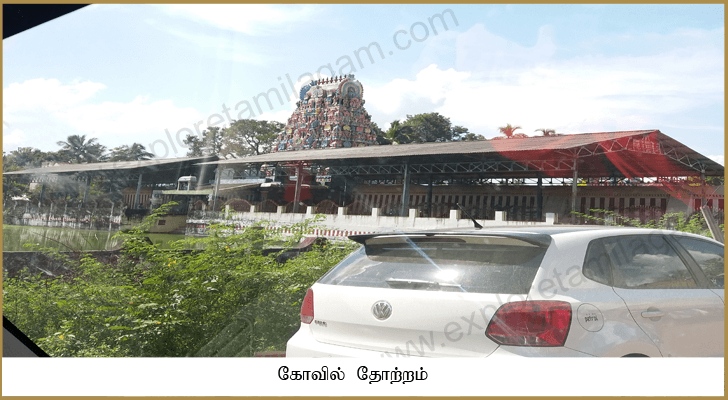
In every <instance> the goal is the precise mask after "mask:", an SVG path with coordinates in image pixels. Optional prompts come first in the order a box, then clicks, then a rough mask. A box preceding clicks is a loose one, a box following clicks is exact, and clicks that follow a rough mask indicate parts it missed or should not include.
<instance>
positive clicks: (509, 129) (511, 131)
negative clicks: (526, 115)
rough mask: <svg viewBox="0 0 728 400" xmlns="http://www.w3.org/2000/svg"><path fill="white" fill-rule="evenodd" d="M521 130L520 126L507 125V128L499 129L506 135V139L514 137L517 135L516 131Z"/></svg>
mask: <svg viewBox="0 0 728 400" xmlns="http://www.w3.org/2000/svg"><path fill="white" fill-rule="evenodd" d="M518 129H521V127H520V126H512V125H511V124H506V126H501V127H500V128H498V131H499V132H500V133H502V134H503V135H505V136H506V137H508V138H510V137H513V135H514V134H515V133H516V130H518Z"/></svg>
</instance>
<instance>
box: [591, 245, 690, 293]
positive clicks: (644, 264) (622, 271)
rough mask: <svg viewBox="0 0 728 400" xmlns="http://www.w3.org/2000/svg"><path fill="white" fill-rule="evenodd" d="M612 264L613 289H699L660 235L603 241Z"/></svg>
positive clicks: (685, 267)
mask: <svg viewBox="0 0 728 400" xmlns="http://www.w3.org/2000/svg"><path fill="white" fill-rule="evenodd" d="M604 247H605V249H606V251H607V254H609V258H610V259H611V261H612V266H613V272H612V277H613V279H614V286H616V287H621V288H639V289H682V288H694V287H697V285H696V283H695V279H694V278H693V276H692V275H691V273H690V271H689V270H688V268H687V266H686V265H685V264H684V263H683V262H682V260H681V259H680V258H679V257H678V255H677V253H676V252H675V250H673V249H672V247H670V245H669V244H668V243H667V241H666V240H665V239H664V238H663V237H662V236H660V235H633V236H621V237H616V238H607V239H604Z"/></svg>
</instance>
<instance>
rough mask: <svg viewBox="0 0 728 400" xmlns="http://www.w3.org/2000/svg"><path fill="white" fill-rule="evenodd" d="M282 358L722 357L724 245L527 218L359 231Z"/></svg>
mask: <svg viewBox="0 0 728 400" xmlns="http://www.w3.org/2000/svg"><path fill="white" fill-rule="evenodd" d="M350 238H351V239H353V240H355V241H357V242H359V243H362V244H363V246H362V247H361V248H360V249H359V250H357V251H355V252H354V253H352V254H351V255H350V256H349V257H347V258H346V259H344V260H343V261H342V262H341V263H340V264H339V265H337V266H336V267H334V268H333V269H332V270H331V271H329V272H328V273H327V274H326V275H325V276H323V277H322V278H321V279H320V280H319V281H318V282H316V283H315V284H314V285H313V286H312V287H311V288H310V289H309V290H308V293H307V294H306V297H305V299H304V301H303V305H302V307H301V328H300V329H299V331H298V332H297V333H296V334H295V335H294V336H293V337H292V338H291V339H290V340H289V341H288V345H287V349H286V356H287V357H331V356H333V357H337V356H338V357H403V356H404V357H406V356H425V357H453V356H455V357H459V356H474V357H489V356H497V355H522V356H547V357H551V356H567V357H576V356H607V357H625V356H627V357H686V356H698V357H722V356H723V341H724V335H723V330H724V328H723V320H724V316H723V313H724V299H725V297H724V289H723V276H724V268H723V244H721V243H720V242H717V241H715V240H712V239H709V238H706V237H702V236H698V235H693V234H687V233H682V232H675V231H664V230H651V229H639V228H615V227H576V226H563V227H543V228H542V227H528V228H513V229H498V230H489V229H481V230H477V229H472V230H455V231H425V232H413V233H400V234H369V235H357V236H351V237H350Z"/></svg>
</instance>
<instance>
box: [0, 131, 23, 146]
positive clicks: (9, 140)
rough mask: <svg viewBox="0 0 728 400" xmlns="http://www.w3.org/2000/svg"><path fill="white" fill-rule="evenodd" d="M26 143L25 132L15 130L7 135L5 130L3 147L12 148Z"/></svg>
mask: <svg viewBox="0 0 728 400" xmlns="http://www.w3.org/2000/svg"><path fill="white" fill-rule="evenodd" d="M23 141H25V132H23V131H21V130H20V129H13V130H12V131H11V132H10V133H6V132H5V130H3V147H5V146H12V147H16V146H18V145H20V144H21V143H23Z"/></svg>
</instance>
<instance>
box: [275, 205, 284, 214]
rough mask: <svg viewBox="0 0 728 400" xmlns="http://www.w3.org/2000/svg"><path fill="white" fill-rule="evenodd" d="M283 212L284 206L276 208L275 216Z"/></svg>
mask: <svg viewBox="0 0 728 400" xmlns="http://www.w3.org/2000/svg"><path fill="white" fill-rule="evenodd" d="M284 211H286V206H278V207H276V214H283V212H284Z"/></svg>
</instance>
